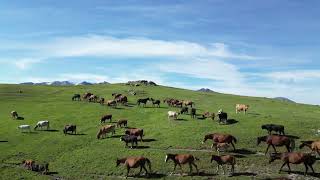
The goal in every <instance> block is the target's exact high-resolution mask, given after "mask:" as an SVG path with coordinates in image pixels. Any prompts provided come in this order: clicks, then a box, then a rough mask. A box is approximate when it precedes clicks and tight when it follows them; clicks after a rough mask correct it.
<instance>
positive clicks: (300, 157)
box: [269, 152, 316, 175]
mask: <svg viewBox="0 0 320 180" xmlns="http://www.w3.org/2000/svg"><path fill="white" fill-rule="evenodd" d="M276 159H281V160H282V161H283V165H282V166H281V168H280V170H279V173H280V172H281V171H282V168H283V167H284V166H285V165H287V166H288V168H289V174H290V173H291V168H290V165H289V164H290V163H291V164H301V163H303V164H304V167H305V169H306V171H305V173H304V175H307V172H308V166H309V167H310V168H311V170H312V173H313V174H314V173H315V172H314V169H313V167H312V165H313V164H314V163H315V162H316V157H315V156H312V155H311V154H306V153H301V152H288V153H272V154H270V159H269V163H271V162H273V161H274V160H276Z"/></svg>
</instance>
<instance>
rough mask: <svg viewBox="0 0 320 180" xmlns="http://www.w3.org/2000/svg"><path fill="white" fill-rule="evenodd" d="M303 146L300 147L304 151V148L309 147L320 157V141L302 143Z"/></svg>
mask: <svg viewBox="0 0 320 180" xmlns="http://www.w3.org/2000/svg"><path fill="white" fill-rule="evenodd" d="M301 142H302V144H301V145H300V146H299V148H300V149H302V148H303V147H304V146H307V147H308V148H310V149H311V150H312V152H317V153H318V155H319V156H320V140H317V141H301Z"/></svg>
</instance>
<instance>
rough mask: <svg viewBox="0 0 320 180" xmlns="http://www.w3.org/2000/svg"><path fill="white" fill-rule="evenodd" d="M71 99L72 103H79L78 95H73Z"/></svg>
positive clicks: (79, 97) (79, 96)
mask: <svg viewBox="0 0 320 180" xmlns="http://www.w3.org/2000/svg"><path fill="white" fill-rule="evenodd" d="M71 99H72V101H80V100H81V95H80V94H74V95H73V96H72V98H71Z"/></svg>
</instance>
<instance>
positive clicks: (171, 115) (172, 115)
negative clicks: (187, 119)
mask: <svg viewBox="0 0 320 180" xmlns="http://www.w3.org/2000/svg"><path fill="white" fill-rule="evenodd" d="M178 115H179V113H178V112H175V111H168V119H170V118H173V119H175V120H176V119H177V118H178Z"/></svg>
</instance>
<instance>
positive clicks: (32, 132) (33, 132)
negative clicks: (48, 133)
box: [21, 131, 38, 134]
mask: <svg viewBox="0 0 320 180" xmlns="http://www.w3.org/2000/svg"><path fill="white" fill-rule="evenodd" d="M21 133H24V134H38V132H36V131H24V132H21Z"/></svg>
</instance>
